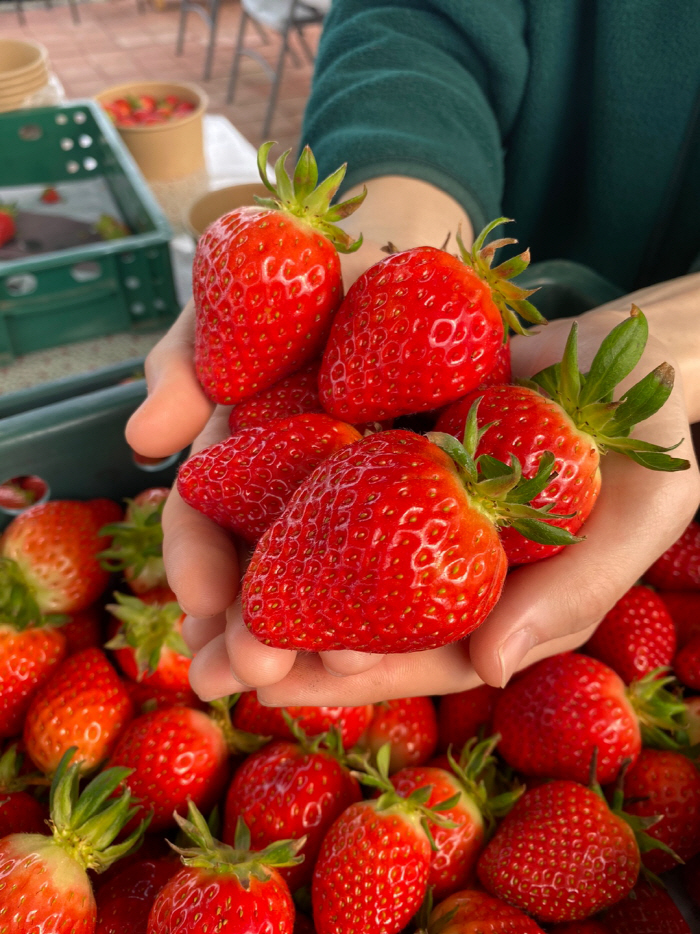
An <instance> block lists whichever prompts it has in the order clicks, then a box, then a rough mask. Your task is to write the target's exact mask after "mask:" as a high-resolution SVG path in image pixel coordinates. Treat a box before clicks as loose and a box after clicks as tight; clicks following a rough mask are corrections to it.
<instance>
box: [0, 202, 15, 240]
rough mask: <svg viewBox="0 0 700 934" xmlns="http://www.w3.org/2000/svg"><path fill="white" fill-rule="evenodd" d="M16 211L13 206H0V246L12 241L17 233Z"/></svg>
mask: <svg viewBox="0 0 700 934" xmlns="http://www.w3.org/2000/svg"><path fill="white" fill-rule="evenodd" d="M16 217H17V209H16V208H15V206H14V205H13V204H0V246H4V245H5V244H6V243H9V242H10V240H12V239H13V238H14V236H15V234H16V232H17V227H16V224H15V219H16Z"/></svg>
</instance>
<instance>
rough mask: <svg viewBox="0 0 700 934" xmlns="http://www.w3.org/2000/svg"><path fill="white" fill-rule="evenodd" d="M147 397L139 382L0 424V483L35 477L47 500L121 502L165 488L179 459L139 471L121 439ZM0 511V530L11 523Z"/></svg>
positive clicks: (171, 479)
mask: <svg viewBox="0 0 700 934" xmlns="http://www.w3.org/2000/svg"><path fill="white" fill-rule="evenodd" d="M145 397H146V384H145V381H144V380H137V381H136V382H133V383H127V384H124V385H121V386H111V387H109V388H107V389H101V390H98V391H96V392H90V393H86V394H85V395H82V396H77V397H76V398H73V399H66V400H63V401H62V402H56V403H54V404H52V405H45V406H41V407H39V408H36V409H32V410H31V411H26V412H23V413H21V414H18V415H14V416H11V417H9V418H3V419H0V473H1V474H2V476H0V481H2V480H6V479H9V478H10V477H15V476H22V475H24V474H36V475H38V476H40V477H42V479H44V480H45V481H46V482H47V483H48V484H49V487H50V490H51V499H89V498H91V497H96V496H108V497H110V498H111V499H116V500H121V499H123V498H124V497H125V496H134V495H135V494H136V493H138V492H139V491H140V490H144V489H146V488H147V487H149V486H170V485H171V484H172V483H173V481H174V479H175V473H176V470H177V463H179V461H180V460H181V459H182V457H183V456H184V453H183V455H178V456H177V457H174V458H170V459H169V461H168V462H166V464H164V465H163V466H162V467H161V468H159V469H153V468H149V469H144V468H143V467H142V466H138V465H137V464H136V463H135V461H134V458H133V454H132V451H131V449H130V448H129V446H128V445H127V443H126V441H125V439H124V428H125V426H126V423H127V421H128V419H129V416H130V415H131V413H132V412H133V411H134V410H135V409H136V408H137V406H138V405H139V404H140V403H141V402H142V401H143V399H145ZM10 518H11V517H10V516H9V515H7V514H6V513H3V512H2V511H0V528H4V526H5V525H7V523H8V522H9V521H10Z"/></svg>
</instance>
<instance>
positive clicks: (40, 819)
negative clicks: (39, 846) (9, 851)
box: [0, 788, 49, 840]
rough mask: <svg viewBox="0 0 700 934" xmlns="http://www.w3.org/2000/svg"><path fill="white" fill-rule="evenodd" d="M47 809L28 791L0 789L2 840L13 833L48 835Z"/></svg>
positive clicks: (0, 828)
mask: <svg viewBox="0 0 700 934" xmlns="http://www.w3.org/2000/svg"><path fill="white" fill-rule="evenodd" d="M48 816H49V812H48V810H47V808H46V807H45V806H44V805H43V804H41V803H40V802H39V801H37V799H36V798H35V797H34V795H30V794H29V793H28V792H26V791H3V790H2V789H1V788H0V840H1V839H2V838H3V837H8V836H9V835H10V834H11V833H42V834H48V833H49V828H48V825H47V823H46V819H47V818H48Z"/></svg>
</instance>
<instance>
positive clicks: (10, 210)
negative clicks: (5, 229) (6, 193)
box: [0, 201, 17, 220]
mask: <svg viewBox="0 0 700 934" xmlns="http://www.w3.org/2000/svg"><path fill="white" fill-rule="evenodd" d="M0 214H4V215H5V216H6V217H11V218H12V220H14V219H15V218H16V217H17V205H16V204H9V203H3V202H2V201H0Z"/></svg>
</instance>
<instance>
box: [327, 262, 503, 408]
mask: <svg viewBox="0 0 700 934" xmlns="http://www.w3.org/2000/svg"><path fill="white" fill-rule="evenodd" d="M502 344H503V322H502V320H501V314H500V312H499V310H498V308H497V307H496V305H495V304H494V302H493V299H492V298H491V290H490V288H489V286H488V284H487V283H486V282H485V281H484V280H483V279H481V278H480V277H479V276H478V275H477V274H476V273H475V272H474V270H473V269H471V268H470V267H469V266H466V265H465V264H464V263H463V262H462V261H461V260H459V259H457V258H456V257H454V256H452V255H450V254H449V253H446V252H444V251H443V250H437V249H435V248H434V247H417V248H416V249H413V250H406V251H405V252H403V253H395V254H393V255H392V256H388V257H387V258H386V259H383V260H381V261H380V262H378V263H376V264H375V265H374V266H372V267H370V269H368V270H367V271H366V272H364V273H362V275H361V276H360V277H359V278H358V279H357V280H356V281H355V282H354V283H353V285H352V286H351V287H350V289H349V291H348V294H347V297H346V298H345V300H344V301H343V303H342V304H341V306H340V308H339V309H338V312H337V314H336V316H335V318H334V320H333V325H332V327H331V332H330V336H329V338H328V343H327V344H326V348H325V350H324V351H323V359H322V362H321V370H320V372H319V378H318V388H319V395H320V398H321V402H322V404H323V407H324V409H325V410H326V411H327V412H330V413H331V414H332V415H335V417H336V418H342V419H344V420H345V421H347V422H351V423H352V424H357V423H358V422H368V421H380V420H381V419H383V418H396V417H397V416H399V415H410V414H413V413H415V412H427V411H430V410H431V409H435V408H438V407H439V406H442V405H446V404H447V403H448V402H451V401H453V400H454V399H459V397H460V396H463V395H464V394H465V393H467V392H469V391H470V390H471V389H474V388H476V387H477V386H478V385H479V383H480V382H481V381H482V379H484V377H486V376H487V375H488V374H489V373H490V372H491V370H493V368H494V366H495V364H496V358H497V356H498V353H499V350H500V348H501V346H502Z"/></svg>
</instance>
